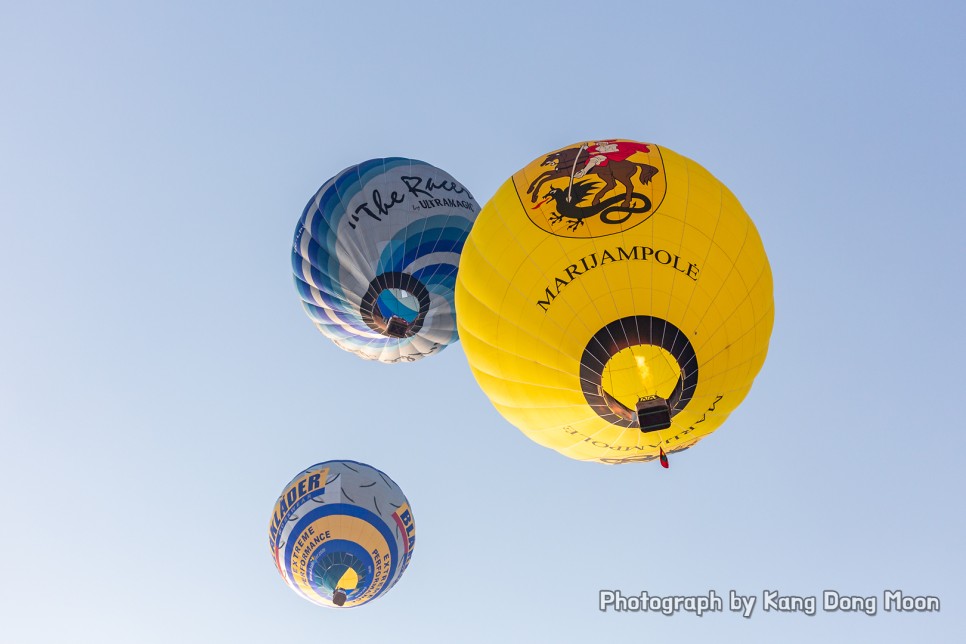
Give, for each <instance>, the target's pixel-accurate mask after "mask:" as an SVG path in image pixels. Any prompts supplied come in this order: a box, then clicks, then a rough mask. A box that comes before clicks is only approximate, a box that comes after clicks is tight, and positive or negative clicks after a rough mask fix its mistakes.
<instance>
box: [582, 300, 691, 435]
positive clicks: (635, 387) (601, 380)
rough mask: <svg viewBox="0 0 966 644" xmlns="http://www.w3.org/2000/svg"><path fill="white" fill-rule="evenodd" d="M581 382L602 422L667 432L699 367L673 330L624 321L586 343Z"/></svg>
mask: <svg viewBox="0 0 966 644" xmlns="http://www.w3.org/2000/svg"><path fill="white" fill-rule="evenodd" d="M580 382H581V388H582V390H583V394H584V399H585V400H586V401H587V404H588V405H589V406H590V408H591V409H593V410H594V412H595V413H596V414H597V415H598V416H600V417H601V418H603V419H604V420H606V421H607V422H609V423H611V424H613V425H617V426H619V427H627V428H631V427H637V428H639V429H640V430H641V431H645V432H646V431H656V430H658V429H666V428H667V427H670V425H671V419H672V418H673V417H674V416H675V415H676V414H677V413H678V412H680V411H682V410H683V409H684V408H685V407H686V406H687V405H688V403H689V402H690V401H691V396H692V395H693V394H694V390H695V388H696V387H697V384H698V362H697V357H696V355H695V353H694V348H693V347H692V346H691V341H690V340H689V339H688V338H687V336H686V335H685V334H684V333H683V332H682V331H681V330H680V329H678V328H677V327H676V326H674V325H673V324H671V323H670V322H668V321H666V320H663V319H661V318H657V317H651V316H646V315H636V316H629V317H626V318H621V319H619V320H615V321H613V322H611V323H610V324H608V325H606V326H604V327H603V328H602V329H600V330H599V331H598V332H597V333H595V334H594V336H593V337H592V338H591V339H590V341H589V342H588V343H587V346H586V348H585V349H584V353H583V355H582V356H581V359H580ZM642 403H643V404H642Z"/></svg>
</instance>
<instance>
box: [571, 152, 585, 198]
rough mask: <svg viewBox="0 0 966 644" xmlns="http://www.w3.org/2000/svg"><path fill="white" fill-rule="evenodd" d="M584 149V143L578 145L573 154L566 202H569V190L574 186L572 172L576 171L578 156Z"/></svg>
mask: <svg viewBox="0 0 966 644" xmlns="http://www.w3.org/2000/svg"><path fill="white" fill-rule="evenodd" d="M586 149H587V146H586V145H582V146H580V149H579V150H577V154H576V155H575V156H574V165H573V167H572V168H570V185H568V186H567V203H570V191H571V190H573V188H574V173H575V172H577V159H579V158H580V153H581V152H583V151H584V150H586Z"/></svg>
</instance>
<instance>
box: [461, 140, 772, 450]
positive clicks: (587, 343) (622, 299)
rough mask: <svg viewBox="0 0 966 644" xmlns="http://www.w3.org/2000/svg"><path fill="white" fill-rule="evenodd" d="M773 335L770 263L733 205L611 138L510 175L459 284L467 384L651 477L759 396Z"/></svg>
mask: <svg viewBox="0 0 966 644" xmlns="http://www.w3.org/2000/svg"><path fill="white" fill-rule="evenodd" d="M773 319H774V301H773V297H772V276H771V269H770V268H769V265H768V258H767V257H766V255H765V249H764V247H763V246H762V242H761V238H760V237H759V235H758V231H757V230H756V229H755V226H754V224H753V223H752V221H751V219H749V217H748V215H747V214H746V213H745V211H744V210H743V209H742V207H741V204H739V203H738V200H737V199H736V198H735V196H734V195H733V194H731V192H730V191H729V190H728V189H727V188H726V187H725V186H724V185H723V184H722V183H721V182H719V181H718V180H717V179H715V178H714V177H713V176H711V174H710V173H709V172H708V171H707V170H705V169H704V168H702V167H701V166H700V165H698V164H697V163H695V162H694V161H691V160H689V159H687V158H685V157H682V156H681V155H679V154H676V153H674V152H672V151H671V150H668V149H667V148H663V147H658V146H657V145H653V144H645V143H638V142H635V141H627V140H621V139H610V140H601V141H588V142H585V143H582V144H576V145H573V146H569V147H566V148H562V149H560V150H557V151H556V152H553V153H551V154H549V155H547V156H546V157H540V158H538V159H536V160H534V161H533V162H532V163H530V164H529V165H527V166H526V167H525V168H523V169H522V170H520V171H519V172H517V173H516V174H514V175H513V176H512V177H511V178H510V179H509V180H508V181H507V182H506V183H504V184H503V185H502V186H501V187H500V189H499V190H498V191H497V193H496V194H495V195H494V197H493V198H492V199H491V200H490V201H489V203H487V204H486V206H485V207H484V208H483V210H482V211H481V212H480V215H479V217H478V218H477V220H476V223H475V225H474V227H473V229H472V231H471V232H470V235H469V238H468V239H467V242H466V245H465V247H464V249H463V254H462V257H461V260H460V266H459V272H458V275H457V283H456V320H457V325H458V328H459V335H460V339H461V340H462V343H463V349H464V351H465V353H466V356H467V359H468V361H469V364H470V367H471V368H472V370H473V373H474V375H475V376H476V380H477V382H478V383H479V384H480V386H481V387H482V389H483V391H484V392H485V393H486V394H487V396H488V397H489V398H490V400H491V401H492V402H493V404H494V405H495V406H496V408H497V409H498V410H499V411H500V413H501V414H502V415H503V416H504V417H505V418H506V419H507V420H508V421H510V422H511V423H512V424H514V425H516V426H517V427H518V428H519V429H520V430H522V431H523V432H524V433H525V434H526V435H527V436H529V437H530V438H531V439H533V440H534V441H536V442H537V443H540V444H541V445H544V446H546V447H550V448H551V449H555V450H557V451H558V452H560V453H562V454H564V455H566V456H569V457H571V458H575V459H579V460H590V461H599V462H602V463H627V462H634V461H649V460H652V459H654V458H657V457H658V455H659V454H660V453H661V452H662V450H663V451H666V452H675V451H680V450H683V449H687V448H688V447H690V446H692V445H694V444H695V443H697V442H698V441H699V440H701V439H702V438H704V437H705V436H707V435H708V434H710V433H711V432H713V431H714V430H715V429H717V428H718V427H719V426H720V425H721V423H723V422H724V420H725V419H726V418H727V417H728V414H730V413H731V412H732V411H733V410H734V409H735V408H736V407H737V406H738V404H739V403H740V402H741V401H742V399H744V397H745V395H746V394H747V393H748V391H749V389H750V388H751V384H752V381H753V380H754V378H755V376H756V375H757V374H758V371H759V370H760V369H761V366H762V364H763V363H764V360H765V354H766V353H767V351H768V340H769V337H770V336H771V329H772V322H773ZM655 418H656V420H654V419H655Z"/></svg>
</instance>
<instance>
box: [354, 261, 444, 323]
mask: <svg viewBox="0 0 966 644" xmlns="http://www.w3.org/2000/svg"><path fill="white" fill-rule="evenodd" d="M360 312H361V314H362V320H363V322H365V323H366V326H368V327H369V328H370V329H372V330H373V331H376V332H378V333H380V334H382V335H384V336H386V337H390V338H397V339H403V338H409V337H412V336H414V335H416V334H417V333H418V332H419V330H420V329H421V328H422V326H423V322H424V321H425V319H426V315H427V314H428V313H429V291H428V290H427V289H426V287H425V286H424V285H423V283H422V282H420V281H419V280H418V279H417V278H415V277H413V276H412V275H410V274H409V273H400V272H390V273H382V274H381V275H377V276H376V278H375V279H373V280H372V281H371V282H370V283H369V288H368V290H367V291H366V294H365V296H363V298H362V305H361V306H360Z"/></svg>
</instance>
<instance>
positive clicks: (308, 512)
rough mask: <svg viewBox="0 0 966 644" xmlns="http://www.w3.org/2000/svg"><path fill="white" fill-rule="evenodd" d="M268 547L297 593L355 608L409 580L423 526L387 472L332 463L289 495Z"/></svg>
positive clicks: (302, 477)
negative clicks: (403, 579) (408, 569)
mask: <svg viewBox="0 0 966 644" xmlns="http://www.w3.org/2000/svg"><path fill="white" fill-rule="evenodd" d="M268 546H269V550H271V553H272V558H273V559H274V560H275V567H276V568H277V569H278V572H279V574H280V575H281V576H282V579H284V580H285V583H286V584H288V586H289V587H290V588H291V589H292V590H294V591H295V592H296V593H297V594H299V595H300V596H302V597H304V598H305V599H307V600H309V601H310V602H312V603H315V604H318V605H320V606H326V607H329V608H352V607H354V606H361V605H363V604H367V603H369V602H371V601H372V600H374V599H377V598H379V597H381V596H382V595H384V594H385V593H386V592H388V591H389V589H390V588H392V587H393V585H395V583H396V582H397V581H399V578H400V577H402V574H403V572H405V570H406V567H407V566H408V565H409V560H410V559H411V558H412V556H413V549H414V548H415V546H416V521H415V519H414V518H413V511H412V509H411V508H410V507H409V501H408V500H407V499H406V495H404V494H403V492H402V490H400V489H399V486H398V485H396V484H395V483H394V482H393V480H392V479H390V478H389V477H388V476H386V474H385V473H383V472H381V471H379V470H377V469H376V468H374V467H372V466H371V465H366V464H365V463H359V462H356V461H326V462H324V463H318V464H317V465H313V466H312V467H310V468H308V469H305V470H302V471H301V472H300V473H299V474H298V475H297V476H296V477H295V478H294V479H292V480H291V481H289V483H288V485H286V486H285V489H283V490H282V493H281V494H280V495H279V497H278V500H277V501H276V502H275V508H274V509H273V510H272V519H271V521H270V522H269V526H268Z"/></svg>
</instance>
